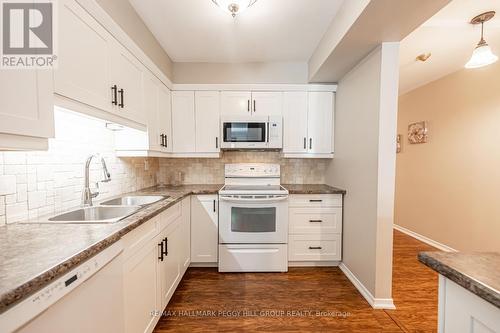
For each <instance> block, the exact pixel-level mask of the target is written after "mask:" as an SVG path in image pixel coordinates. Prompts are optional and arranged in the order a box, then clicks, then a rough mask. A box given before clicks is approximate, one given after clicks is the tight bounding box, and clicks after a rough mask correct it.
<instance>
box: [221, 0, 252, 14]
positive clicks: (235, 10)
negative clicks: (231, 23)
mask: <svg viewBox="0 0 500 333" xmlns="http://www.w3.org/2000/svg"><path fill="white" fill-rule="evenodd" d="M212 2H213V3H215V4H216V5H217V6H219V7H220V8H222V10H224V11H225V12H228V13H229V14H231V15H232V16H233V17H236V15H238V14H240V13H242V12H244V11H245V10H246V9H247V8H248V7H250V6H251V5H253V4H254V3H256V2H257V0H212Z"/></svg>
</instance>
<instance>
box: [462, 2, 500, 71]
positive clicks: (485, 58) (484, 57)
mask: <svg viewBox="0 0 500 333" xmlns="http://www.w3.org/2000/svg"><path fill="white" fill-rule="evenodd" d="M493 16H495V12H494V11H490V12H486V13H482V14H479V15H477V16H476V17H474V18H473V19H472V20H471V21H470V23H471V24H481V40H480V41H479V43H478V44H477V46H476V48H475V49H474V51H473V52H472V56H471V57H470V60H469V61H468V62H467V63H466V64H465V68H479V67H483V66H487V65H490V64H492V63H494V62H495V61H497V60H498V57H497V56H496V55H494V54H493V52H491V48H490V47H489V45H488V43H486V41H485V40H484V38H483V28H484V22H486V21H489V20H490V19H491V18H492V17H493Z"/></svg>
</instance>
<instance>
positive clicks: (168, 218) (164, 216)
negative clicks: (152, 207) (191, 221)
mask: <svg viewBox="0 0 500 333" xmlns="http://www.w3.org/2000/svg"><path fill="white" fill-rule="evenodd" d="M181 215H182V206H181V203H180V202H179V203H176V204H175V205H173V206H172V207H170V208H168V209H167V210H165V211H164V212H162V213H161V214H160V220H159V225H158V230H159V231H161V230H163V229H165V228H166V227H168V226H169V225H170V224H171V223H172V222H174V221H175V220H176V219H177V218H178V217H180V216H181Z"/></svg>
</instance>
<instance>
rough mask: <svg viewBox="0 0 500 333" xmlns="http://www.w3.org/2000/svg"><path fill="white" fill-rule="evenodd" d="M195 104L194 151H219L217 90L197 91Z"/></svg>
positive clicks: (218, 103)
mask: <svg viewBox="0 0 500 333" xmlns="http://www.w3.org/2000/svg"><path fill="white" fill-rule="evenodd" d="M195 97H196V99H195V106H196V112H195V113H196V152H199V153H214V152H219V151H220V148H219V147H220V139H219V134H220V131H219V122H220V120H219V119H220V118H219V112H220V96H219V92H218V91H197V92H196V93H195Z"/></svg>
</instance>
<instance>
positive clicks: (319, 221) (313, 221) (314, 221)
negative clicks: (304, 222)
mask: <svg viewBox="0 0 500 333" xmlns="http://www.w3.org/2000/svg"><path fill="white" fill-rule="evenodd" d="M309 222H312V223H316V222H317V223H321V222H323V220H309Z"/></svg>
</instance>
